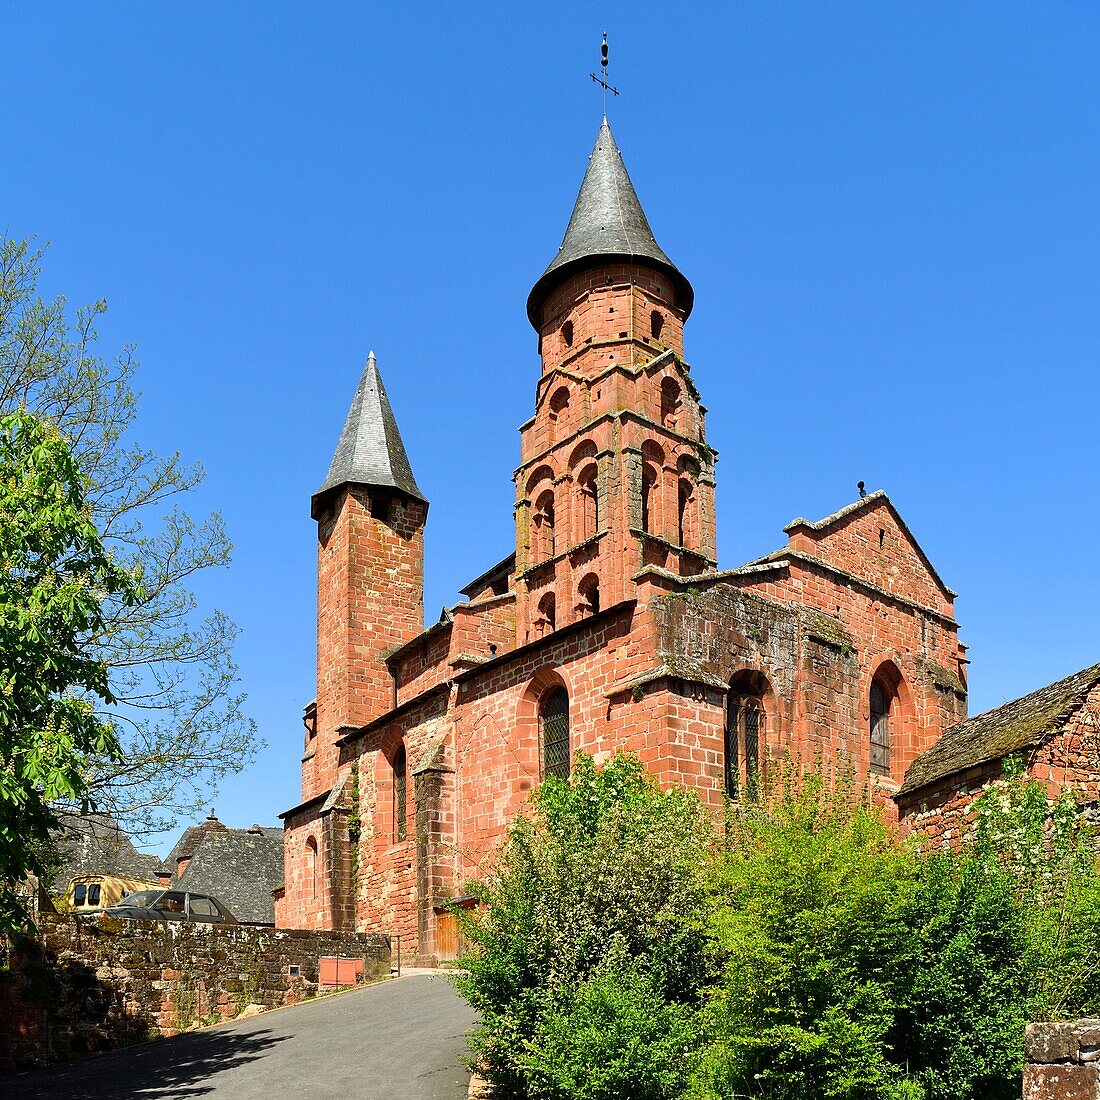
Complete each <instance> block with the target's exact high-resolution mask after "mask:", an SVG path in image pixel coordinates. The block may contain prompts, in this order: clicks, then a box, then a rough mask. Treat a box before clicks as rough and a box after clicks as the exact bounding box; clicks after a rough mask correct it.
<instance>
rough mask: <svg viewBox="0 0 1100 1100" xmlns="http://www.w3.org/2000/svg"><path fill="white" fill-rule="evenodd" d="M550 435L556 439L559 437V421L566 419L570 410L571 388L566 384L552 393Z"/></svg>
mask: <svg viewBox="0 0 1100 1100" xmlns="http://www.w3.org/2000/svg"><path fill="white" fill-rule="evenodd" d="M549 409H550V437H551V439H556V438H557V437H558V427H559V421H561V420H563V419H565V414H566V413H567V412H568V411H569V390H568V389H566V387H565V386H562V387H560V388H559V389H556V390H555V391H554V392H553V393H552V394H551V395H550V406H549Z"/></svg>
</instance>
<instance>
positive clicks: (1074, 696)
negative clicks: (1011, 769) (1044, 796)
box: [896, 664, 1100, 840]
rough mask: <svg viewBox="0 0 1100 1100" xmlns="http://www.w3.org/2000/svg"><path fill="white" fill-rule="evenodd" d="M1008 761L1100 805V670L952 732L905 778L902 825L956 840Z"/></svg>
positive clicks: (1093, 668)
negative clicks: (1015, 761) (1016, 759)
mask: <svg viewBox="0 0 1100 1100" xmlns="http://www.w3.org/2000/svg"><path fill="white" fill-rule="evenodd" d="M1009 756H1019V757H1021V759H1022V761H1023V763H1024V765H1025V767H1026V771H1027V774H1028V775H1029V776H1030V777H1032V778H1034V779H1037V780H1039V781H1041V782H1043V783H1046V784H1047V785H1048V786H1049V787H1050V788H1051V790H1052V791H1053V790H1056V789H1058V788H1060V787H1063V786H1072V787H1074V788H1075V789H1076V790H1077V791H1078V792H1079V795H1080V796H1081V797H1082V799H1083V800H1084V801H1086V802H1096V801H1097V800H1098V799H1100V664H1098V665H1092V666H1091V667H1090V668H1086V669H1082V670H1081V671H1080V672H1077V673H1074V675H1072V676H1067V677H1066V678H1065V679H1064V680H1059V681H1058V682H1057V683H1054V684H1049V685H1048V686H1046V687H1044V688H1040V689H1039V690H1038V691H1033V692H1031V693H1030V694H1028V695H1025V696H1023V697H1022V698H1020V699H1015V700H1013V701H1012V702H1010V703H1005V704H1004V705H1003V706H1000V707H996V708H994V709H993V710H989V711H986V712H985V713H984V714H979V715H977V716H976V717H974V718H970V719H968V720H967V721H965V722H961V723H959V724H958V725H955V726H952V727H951V728H950V729H948V730H946V731H945V732H944V735H943V737H941V738H940V740H939V741H937V742H936V743H935V744H934V745H933V746H932V747H931V748H929V749H928V750H927V752H924V753H922V754H921V755H920V756H919V757H917V759H916V760H915V761H913V763H912V764H911V765H910V766H909V768H908V770H907V771H906V773H905V779H904V781H903V783H902V785H901V787H900V788H899V790H898V793H897V795H896V801H897V804H898V808H899V810H900V812H901V815H902V819H903V820H904V821H906V822H907V823H908V824H909V825H911V826H912V827H914V828H918V829H920V830H921V831H922V832H924V833H927V834H929V835H931V836H933V837H937V838H941V839H945V840H951V839H952V838H957V837H958V836H959V835H960V833H962V832H963V831H964V830H965V829H966V827H967V824H968V822H969V814H970V809H971V805H972V803H973V800H974V798H975V797H976V796H977V794H978V793H980V791H981V790H982V788H983V787H984V786H985V785H986V784H988V783H989V782H991V781H993V780H996V779H999V778H1000V777H1001V775H1002V770H1003V764H1004V760H1005V758H1006V757H1009Z"/></svg>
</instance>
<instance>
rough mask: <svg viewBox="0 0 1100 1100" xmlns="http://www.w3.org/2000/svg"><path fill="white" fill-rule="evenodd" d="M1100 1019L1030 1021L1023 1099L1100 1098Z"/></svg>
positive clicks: (1025, 1049) (1085, 1099)
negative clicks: (1098, 1058) (1052, 1021)
mask: <svg viewBox="0 0 1100 1100" xmlns="http://www.w3.org/2000/svg"><path fill="white" fill-rule="evenodd" d="M1098 1051H1100V1020H1075V1021H1067V1022H1065V1023H1039V1024H1028V1026H1027V1029H1026V1030H1025V1032H1024V1057H1025V1058H1026V1059H1027V1064H1026V1065H1025V1066H1024V1100H1100V1061H1098V1060H1097V1052H1098Z"/></svg>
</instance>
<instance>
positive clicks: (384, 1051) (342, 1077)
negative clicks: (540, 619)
mask: <svg viewBox="0 0 1100 1100" xmlns="http://www.w3.org/2000/svg"><path fill="white" fill-rule="evenodd" d="M473 1024H474V1014H473V1011H472V1010H471V1009H470V1008H468V1007H467V1006H466V1004H465V1002H463V1001H462V1000H461V998H460V997H459V996H458V994H457V993H455V991H454V989H453V988H452V987H451V984H450V982H449V981H448V980H447V978H445V977H443V976H442V975H429V974H416V975H407V976H405V977H402V978H398V979H397V980H395V981H391V982H385V983H382V984H380V985H373V986H368V987H367V988H365V989H356V990H353V991H351V992H348V993H340V994H336V995H335V996H331V997H323V998H321V999H319V1000H316V1001H309V1002H307V1003H305V1004H301V1005H295V1006H294V1007H293V1008H284V1009H279V1010H278V1011H275V1012H268V1013H264V1014H263V1015H261V1016H254V1017H252V1018H251V1019H249V1020H242V1021H240V1022H239V1023H229V1024H221V1025H219V1026H217V1027H211V1028H207V1029H205V1030H203V1031H195V1032H190V1033H189V1034H187V1035H180V1036H177V1037H176V1038H174V1039H161V1040H159V1041H157V1042H152V1043H143V1044H141V1045H140V1046H134V1047H128V1048H127V1049H125V1050H119V1051H114V1052H112V1053H111V1054H103V1055H99V1056H98V1057H95V1058H90V1059H88V1060H87V1061H84V1062H80V1063H77V1064H75V1065H70V1066H59V1067H54V1068H52V1069H45V1070H36V1071H34V1072H32V1073H22V1074H15V1075H11V1076H9V1075H6V1074H4V1075H0V1097H3V1098H4V1100H8V1098H10V1100H17V1098H18V1100H93V1098H94V1100H108V1098H109V1100H123V1098H125V1100H131V1098H133V1100H145V1098H151V1097H156V1098H159V1100H168V1098H172V1100H174V1098H176V1097H204V1098H205V1097H211V1098H214V1100H273V1098H280V1097H286V1096H308V1097H310V1098H311V1100H462V1098H464V1097H465V1096H466V1089H467V1084H468V1082H469V1077H470V1075H469V1073H468V1072H467V1071H466V1069H465V1068H464V1067H463V1065H462V1052H463V1051H464V1049H465V1043H464V1035H465V1033H466V1031H467V1030H469V1029H470V1028H471V1027H472V1026H473Z"/></svg>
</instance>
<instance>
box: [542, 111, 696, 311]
mask: <svg viewBox="0 0 1100 1100" xmlns="http://www.w3.org/2000/svg"><path fill="white" fill-rule="evenodd" d="M613 260H626V261H628V262H634V263H637V262H638V261H644V262H648V263H649V264H650V265H652V266H653V267H656V268H657V269H658V270H660V271H663V272H664V273H665V274H666V275H667V276H669V278H671V279H672V282H673V285H674V286H675V287H676V293H677V296H678V298H679V305H680V307H681V308H682V309H683V310H684V316H685V317H686V316H687V314H689V313H690V312H691V307H692V304H693V302H694V300H695V292H694V291H693V290H692V289H691V283H689V282H688V281H687V279H685V278H684V276H683V275H682V274H681V272H680V270H679V269H678V268H677V267H676V265H675V264H674V263H673V262H672V261H671V260H670V259H669V258H668V256H666V255H665V253H664V251H663V250H662V249H661V246H660V245H659V244H658V243H657V242H656V241H655V240H654V238H653V230H652V229H650V228H649V221H648V220H647V219H646V216H645V211H644V210H643V209H642V204H641V203H640V202H639V201H638V194H637V192H636V191H635V190H634V185H633V184H632V183H631V182H630V176H629V175H628V173H627V170H626V165H625V164H624V163H623V155H622V153H621V152H619V147H618V145H616V144H615V137H614V135H613V134H612V133H611V127H610V126H609V125H608V124H607V119H606V118H605V119H604V120H603V124H602V125H601V126H600V133H599V136H598V137H597V138H596V147H595V148H594V149H593V150H592V155H591V156H590V157H589V158H588V169H587V171H586V172H585V173H584V180H583V181H582V182H581V189H580V193H579V194H578V195H577V201H576V204H575V205H574V206H573V214H572V216H571V217H570V219H569V226H568V228H567V229H566V230H565V239H564V240H563V241H562V242H561V247H560V248H559V249H558V254H557V255H556V256H555V257H554V259H553V261H552V262H551V264H550V266H549V267H548V268H547V269H546V270H545V271H544V272H543V273H542V277H541V278H540V279H539V281H538V282H537V283H535V286H534V289H533V290H532V291H531V294H530V296H529V297H528V299H527V316H528V317H529V318H530V319H531V324H532V325H534V326H535V329H536V330H538V328H539V320H540V312H541V310H542V305H543V303H544V302H545V301H546V299H547V298H548V297H549V296H550V294H551V293H552V291H553V290H554V288H555V287H557V286H560V285H561V284H562V283H563V282H564V281H565V280H566V279H567V278H568V277H569V276H570V275H572V274H573V273H574V272H576V271H580V270H583V269H584V268H586V267H595V266H597V265H599V264H605V263H607V262H608V261H613Z"/></svg>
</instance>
